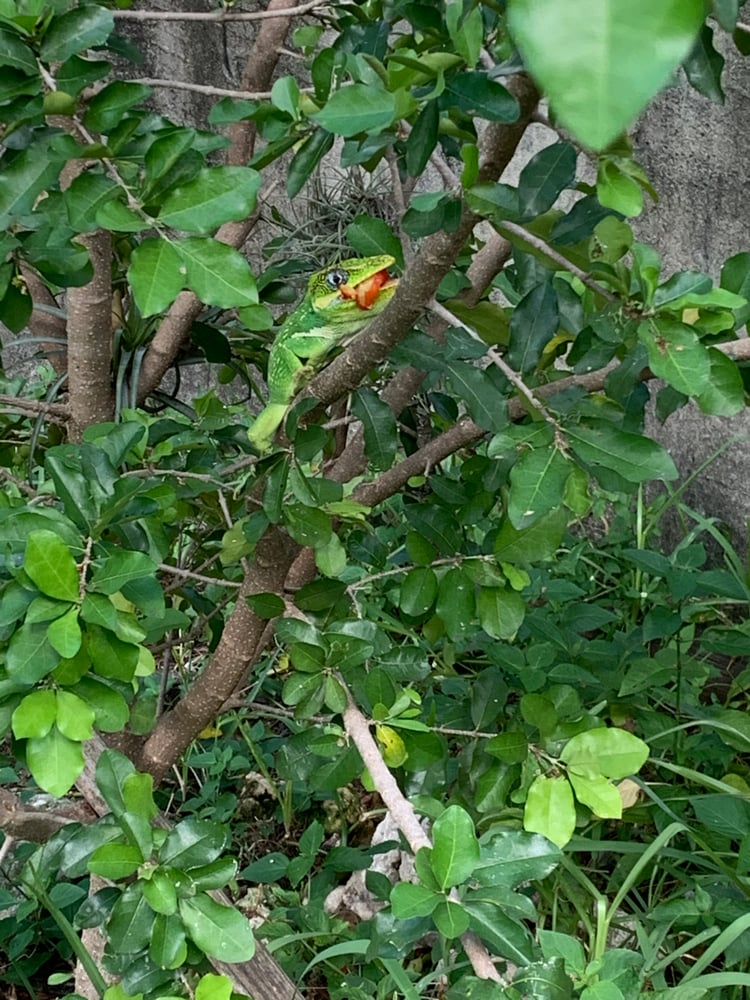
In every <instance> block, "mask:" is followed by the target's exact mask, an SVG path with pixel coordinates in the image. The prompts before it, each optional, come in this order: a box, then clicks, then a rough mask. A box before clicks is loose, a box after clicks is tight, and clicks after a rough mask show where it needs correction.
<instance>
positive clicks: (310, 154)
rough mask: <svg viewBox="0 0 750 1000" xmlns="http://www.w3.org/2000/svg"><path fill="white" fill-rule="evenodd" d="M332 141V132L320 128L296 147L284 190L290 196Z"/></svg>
mask: <svg viewBox="0 0 750 1000" xmlns="http://www.w3.org/2000/svg"><path fill="white" fill-rule="evenodd" d="M292 139H294V137H292ZM334 141H335V136H334V135H333V133H332V132H327V131H326V130H325V129H322V128H320V129H316V131H315V132H313V133H312V135H310V136H309V137H308V138H307V139H305V140H304V142H303V143H301V145H299V146H298V147H297V151H296V152H295V154H294V156H293V157H292V162H291V163H290V164H289V169H288V171H287V175H286V192H287V195H288V196H289V197H290V198H296V197H297V195H298V194H299V193H300V191H301V190H302V188H303V187H304V186H305V182H306V181H307V180H308V178H309V177H310V175H311V174H312V173H313V171H314V170H315V168H316V167H317V165H318V164H319V163H320V161H321V160H322V159H323V157H324V156H325V155H326V153H327V152H328V151H329V149H330V148H331V146H333V143H334Z"/></svg>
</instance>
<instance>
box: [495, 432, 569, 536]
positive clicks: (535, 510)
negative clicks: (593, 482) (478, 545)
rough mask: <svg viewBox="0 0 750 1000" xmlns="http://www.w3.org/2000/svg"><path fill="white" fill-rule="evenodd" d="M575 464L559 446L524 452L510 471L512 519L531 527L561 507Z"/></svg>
mask: <svg viewBox="0 0 750 1000" xmlns="http://www.w3.org/2000/svg"><path fill="white" fill-rule="evenodd" d="M572 469H573V466H572V464H571V462H570V461H569V460H568V459H567V458H566V457H565V455H563V453H562V452H561V451H560V450H559V449H558V448H555V447H551V448H548V449H542V448H534V449H532V450H529V451H526V452H524V453H523V454H522V455H521V457H520V458H519V459H518V461H517V462H516V463H515V464H514V466H513V468H512V469H511V470H510V496H509V498H508V518H509V520H510V522H511V524H512V525H513V526H514V527H515V528H518V529H523V528H528V527H530V525H532V524H535V523H536V522H537V521H539V520H541V518H543V517H544V516H545V515H546V514H549V512H550V511H552V510H555V509H556V508H557V507H559V506H560V503H561V502H562V499H563V493H564V488H565V483H566V481H567V480H568V478H569V476H570V474H571V471H572Z"/></svg>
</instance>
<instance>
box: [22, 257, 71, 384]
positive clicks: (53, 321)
mask: <svg viewBox="0 0 750 1000" xmlns="http://www.w3.org/2000/svg"><path fill="white" fill-rule="evenodd" d="M21 274H22V275H23V280H24V281H25V282H26V287H27V288H28V290H29V295H30V296H31V301H32V302H33V303H34V308H33V310H32V313H31V316H30V318H29V330H30V331H31V333H32V334H33V335H34V336H35V337H41V338H47V337H49V338H50V339H49V341H47V340H45V339H42V342H41V343H40V344H39V350H40V351H41V352H42V354H44V356H45V357H46V358H47V360H48V361H49V363H50V364H51V365H52V367H53V368H54V369H55V371H56V372H57V374H58V375H62V374H63V372H64V371H65V370H66V368H67V363H68V353H67V352H68V348H67V344H66V343H65V340H66V338H67V330H66V327H65V320H64V319H63V317H62V316H56V315H55V314H54V313H51V312H47V311H46V310H45V309H40V308H39V307H40V306H48V307H49V308H50V309H57V308H58V305H57V301H56V299H55V296H54V295H53V294H52V292H51V291H50V290H49V288H47V286H46V285H45V284H44V282H43V281H42V280H41V278H40V277H39V275H38V274H37V273H36V272H35V271H33V270H32V269H31V268H30V267H28V266H27V265H25V264H21ZM59 341H63V343H59Z"/></svg>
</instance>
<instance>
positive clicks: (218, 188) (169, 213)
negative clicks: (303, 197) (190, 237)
mask: <svg viewBox="0 0 750 1000" xmlns="http://www.w3.org/2000/svg"><path fill="white" fill-rule="evenodd" d="M259 188H260V174H259V173H258V172H257V171H256V170H252V169H251V168H249V167H206V168H205V169H204V170H201V172H200V173H199V174H198V176H197V177H195V178H193V180H191V181H188V182H187V184H183V185H182V186H181V187H178V188H177V189H176V190H175V191H171V192H170V193H169V194H168V195H167V197H166V198H165V200H164V204H163V205H162V207H161V211H160V212H159V221H160V222H162V223H164V224H166V225H167V226H173V227H174V228H175V229H183V230H185V231H187V232H189V233H210V232H211V231H212V230H214V229H218V227H219V226H220V225H222V224H223V223H224V222H233V221H238V220H240V219H244V218H246V217H247V216H248V215H250V213H251V212H252V210H253V209H254V208H255V200H256V196H257V194H258V190H259Z"/></svg>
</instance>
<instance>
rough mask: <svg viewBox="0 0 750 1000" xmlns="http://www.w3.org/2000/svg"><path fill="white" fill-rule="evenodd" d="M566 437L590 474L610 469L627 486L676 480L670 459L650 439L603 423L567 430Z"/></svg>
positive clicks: (665, 452)
mask: <svg viewBox="0 0 750 1000" xmlns="http://www.w3.org/2000/svg"><path fill="white" fill-rule="evenodd" d="M566 434H567V437H568V440H569V441H570V445H571V448H572V450H573V452H574V453H575V454H576V455H577V456H578V458H579V459H581V461H582V462H585V463H586V465H590V466H592V467H593V468H594V470H596V468H597V467H601V468H604V469H612V470H613V471H614V472H616V473H617V474H618V475H620V476H622V478H623V479H625V480H627V482H629V483H644V482H647V481H648V480H649V479H662V480H665V481H667V482H669V481H671V480H673V479H677V476H678V472H677V468H676V466H675V464H674V462H673V461H672V458H671V456H670V455H669V453H668V452H667V451H665V450H664V448H662V446H661V445H659V444H657V443H656V441H652V440H651V439H650V438H646V437H641V435H639V434H631V433H629V432H628V431H622V430H620V429H619V427H614V426H613V425H612V424H608V423H605V422H604V421H601V422H599V423H597V424H595V425H593V426H588V427H586V426H585V425H584V424H578V425H577V426H576V427H575V428H568V429H567V431H566Z"/></svg>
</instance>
